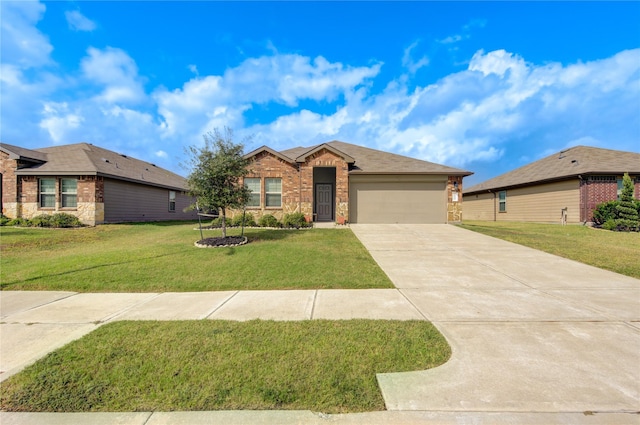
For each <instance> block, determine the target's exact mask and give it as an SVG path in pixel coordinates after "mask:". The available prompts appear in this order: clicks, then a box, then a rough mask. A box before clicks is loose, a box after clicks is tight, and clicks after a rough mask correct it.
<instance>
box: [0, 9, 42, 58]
mask: <svg viewBox="0 0 640 425" xmlns="http://www.w3.org/2000/svg"><path fill="white" fill-rule="evenodd" d="M45 10H46V7H45V5H44V4H41V3H38V2H32V1H0V16H2V19H0V39H1V40H2V62H3V63H5V64H7V63H8V64H13V65H16V66H18V67H20V69H28V68H33V67H38V66H42V65H47V64H50V63H51V62H52V61H51V58H50V56H49V55H50V54H51V51H52V50H53V46H51V44H50V43H49V39H48V37H47V36H45V35H44V34H42V32H40V31H39V30H38V29H37V28H36V24H37V23H38V21H40V19H42V16H43V15H44V12H45Z"/></svg>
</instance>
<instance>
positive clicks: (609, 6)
mask: <svg viewBox="0 0 640 425" xmlns="http://www.w3.org/2000/svg"><path fill="white" fill-rule="evenodd" d="M0 13H1V15H0V22H1V26H2V33H1V35H0V37H1V57H0V61H1V68H0V71H1V72H0V84H1V85H0V90H1V92H0V95H1V105H0V106H1V111H0V119H1V121H0V139H1V140H2V141H3V142H6V143H9V144H14V145H19V146H23V147H26V148H38V147H46V146H52V145H59V144H68V143H77V142H89V143H93V144H95V145H99V146H102V147H105V148H107V149H111V150H114V151H117V152H121V153H125V154H128V155H131V156H134V157H137V158H139V159H143V160H146V161H149V162H153V163H155V164H157V165H160V166H163V167H166V168H168V169H170V170H172V171H175V172H178V173H180V174H183V175H186V174H187V173H188V170H185V169H183V168H181V166H180V163H182V162H184V161H185V160H186V157H185V150H184V148H185V147H186V146H189V145H197V144H201V143H202V135H203V134H204V133H206V132H207V131H210V130H212V129H214V128H222V127H224V126H228V127H230V128H232V129H233V130H234V133H235V137H236V140H237V141H245V147H246V150H247V151H250V150H253V149H255V148H257V147H259V146H262V145H268V146H270V147H272V148H274V149H287V148H291V147H296V146H310V145H314V144H318V143H321V142H325V141H331V140H342V141H345V142H350V143H354V144H359V145H364V146H368V147H371V148H374V149H381V150H385V151H390V152H395V153H398V154H402V155H408V156H412V157H416V158H420V159H424V160H428V161H433V162H437V163H441V164H446V165H449V166H453V167H459V168H463V169H467V170H470V171H473V172H475V175H473V176H471V177H468V178H467V179H466V180H465V185H466V186H467V187H469V185H472V184H475V183H480V182H482V181H484V180H486V179H488V178H491V177H494V176H496V175H499V174H502V173H504V172H506V171H509V170H512V169H514V168H517V167H519V166H522V165H524V164H526V163H528V162H531V161H534V160H537V159H540V158H542V157H544V156H547V155H549V154H552V153H554V152H557V151H560V150H562V149H565V148H567V147H570V146H575V145H589V146H598V147H603V148H610V149H620V150H628V151H634V152H638V151H640V24H639V22H640V2H619V3H618V2H482V1H474V2H382V1H379V2H364V1H355V2H338V1H331V2H294V1H291V2H268V1H263V2H209V1H193V2H169V1H140V2H127V1H71V2H66V1H55V2H31V1H20V2H12V1H5V0H2V1H0Z"/></svg>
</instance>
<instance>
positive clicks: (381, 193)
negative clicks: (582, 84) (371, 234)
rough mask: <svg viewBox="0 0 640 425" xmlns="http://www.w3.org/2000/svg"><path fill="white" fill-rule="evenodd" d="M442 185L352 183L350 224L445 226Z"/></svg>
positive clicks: (431, 183)
mask: <svg viewBox="0 0 640 425" xmlns="http://www.w3.org/2000/svg"><path fill="white" fill-rule="evenodd" d="M445 189H446V182H352V183H351V189H350V191H349V204H350V214H349V215H350V219H351V221H352V222H354V223H405V224H417V223H446V222H447V198H446V190H445Z"/></svg>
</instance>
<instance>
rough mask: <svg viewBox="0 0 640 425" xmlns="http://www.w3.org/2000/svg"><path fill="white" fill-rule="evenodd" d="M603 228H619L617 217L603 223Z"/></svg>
mask: <svg viewBox="0 0 640 425" xmlns="http://www.w3.org/2000/svg"><path fill="white" fill-rule="evenodd" d="M602 228H603V229H605V230H618V223H616V220H615V219H613V218H612V219H609V220H607V221H605V222H604V223H603V224H602Z"/></svg>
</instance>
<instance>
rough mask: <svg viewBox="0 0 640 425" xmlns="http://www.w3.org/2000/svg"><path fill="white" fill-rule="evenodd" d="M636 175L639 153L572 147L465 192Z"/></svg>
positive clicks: (638, 167)
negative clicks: (570, 179) (581, 178)
mask: <svg viewBox="0 0 640 425" xmlns="http://www.w3.org/2000/svg"><path fill="white" fill-rule="evenodd" d="M623 173H629V174H640V153H635V152H625V151H616V150H611V149H601V148H594V147H589V146H575V147H573V148H570V149H567V150H563V151H560V152H558V153H555V154H553V155H550V156H548V157H546V158H543V159H541V160H539V161H536V162H532V163H531V164H527V165H525V166H523V167H520V168H517V169H515V170H513V171H509V172H508V173H505V174H502V175H499V176H498V177H494V178H492V179H490V180H487V181H485V182H483V183H480V184H477V185H475V186H471V187H470V188H468V189H465V191H464V193H465V194H473V193H478V192H485V191H488V190H503V189H508V188H512V187H518V186H527V185H531V184H537V183H545V182H551V181H555V180H563V179H568V178H576V177H577V176H579V175H589V174H600V175H603V174H623Z"/></svg>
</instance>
